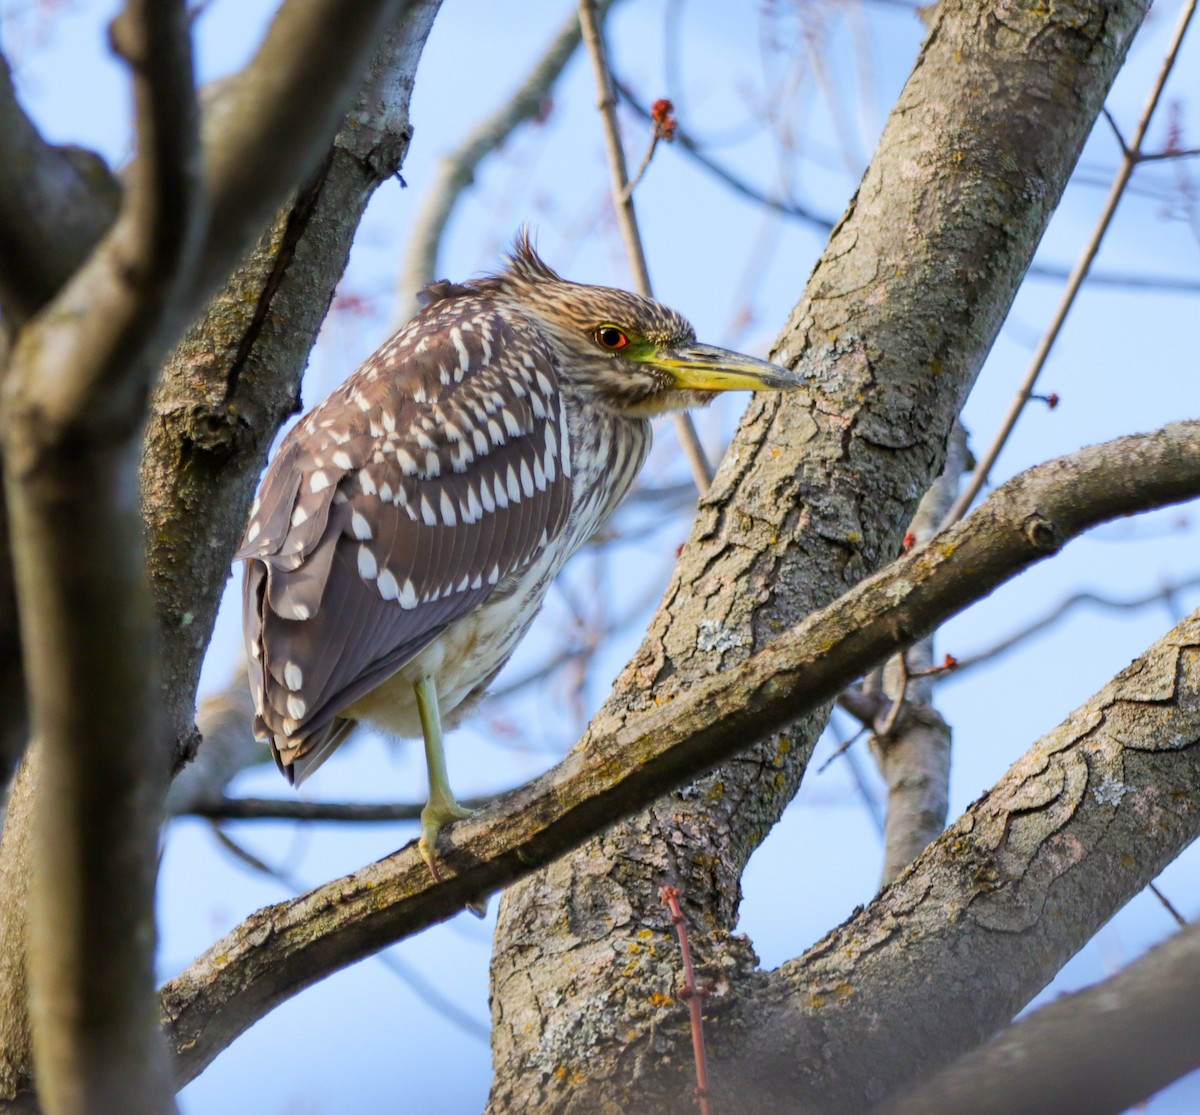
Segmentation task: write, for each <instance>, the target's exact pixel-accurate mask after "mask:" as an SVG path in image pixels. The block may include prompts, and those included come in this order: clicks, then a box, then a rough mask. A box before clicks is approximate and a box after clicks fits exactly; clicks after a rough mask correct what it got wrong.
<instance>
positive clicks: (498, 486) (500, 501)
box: [492, 469, 512, 507]
mask: <svg viewBox="0 0 1200 1115" xmlns="http://www.w3.org/2000/svg"><path fill="white" fill-rule="evenodd" d="M509 471H510V472H511V471H512V470H511V469H509ZM492 491H494V492H495V493H496V506H497V507H507V506H508V492H506V491H505V490H504V478H503V477H502V476H501V475H500V473H498V472H497V473H496V474H495V475H494V476H493V477H492Z"/></svg>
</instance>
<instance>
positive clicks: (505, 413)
mask: <svg viewBox="0 0 1200 1115" xmlns="http://www.w3.org/2000/svg"><path fill="white" fill-rule="evenodd" d="M500 417H501V418H503V419H504V428H505V429H506V430H507V431H508V436H509V437H520V436H521V427H520V424H519V423H518V422H517V417H516V415H515V414H513V412H512V411H511V410H509V409H508V407H501V408H500Z"/></svg>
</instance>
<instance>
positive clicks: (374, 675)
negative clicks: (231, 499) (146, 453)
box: [237, 294, 571, 754]
mask: <svg viewBox="0 0 1200 1115" xmlns="http://www.w3.org/2000/svg"><path fill="white" fill-rule="evenodd" d="M567 438H568V432H567V422H566V416H565V414H564V412H563V408H562V399H561V395H560V392H559V389H558V382H557V378H556V376H555V372H554V365H553V362H552V360H551V357H550V353H549V351H548V350H547V348H546V346H545V343H544V342H543V341H542V340H541V338H540V336H539V335H538V334H537V333H536V331H534V330H532V329H531V328H530V327H529V326H528V325H527V324H525V323H524V321H523V319H521V318H520V317H519V316H516V315H512V316H510V315H509V314H508V313H506V312H505V311H504V310H497V309H496V308H495V307H494V305H493V304H492V303H490V302H486V303H485V301H484V300H483V299H482V298H481V297H479V296H476V295H472V294H465V295H462V296H459V297H452V298H443V299H440V300H439V301H437V302H434V303H433V304H432V305H430V306H428V307H427V308H426V309H425V310H423V311H422V312H421V313H420V314H419V315H418V316H417V317H416V318H415V319H414V320H413V321H412V322H410V323H409V324H408V325H407V326H405V327H404V329H402V330H401V331H400V332H399V333H397V334H396V335H395V336H394V337H393V338H392V339H391V340H390V341H388V343H387V344H385V345H384V346H383V347H382V348H381V349H380V350H379V351H378V352H377V353H376V354H375V355H374V356H372V357H371V358H370V359H369V360H368V361H367V362H366V363H365V364H364V365H363V366H362V367H361V368H360V369H359V370H358V371H357V372H355V373H354V375H353V376H351V377H350V378H349V379H348V380H347V381H346V382H345V383H344V384H343V385H342V386H341V387H340V388H339V389H338V390H336V391H335V392H334V393H333V394H332V395H330V396H329V398H328V399H326V400H325V401H324V402H323V403H322V404H321V405H320V406H318V407H317V408H316V409H315V410H313V411H312V412H311V413H310V414H309V415H308V416H307V417H305V418H304V420H303V421H301V422H300V423H299V424H298V425H297V426H296V428H295V429H294V430H293V431H292V432H291V433H290V434H289V435H288V437H287V438H286V439H285V441H284V443H283V445H282V446H281V447H280V450H279V452H278V453H277V455H276V457H275V459H274V461H273V462H272V464H271V466H270V467H269V469H268V470H267V474H266V476H265V478H264V480H263V483H262V487H261V490H260V494H259V497H258V499H257V500H256V501H255V504H254V507H253V508H252V512H251V517H250V522H249V525H248V526H247V528H246V534H245V537H244V538H243V541H242V545H241V548H240V549H239V550H238V553H237V557H238V558H242V559H245V560H246V562H247V568H246V581H245V589H244V592H245V596H244V612H243V617H244V633H245V639H246V648H247V653H248V655H249V657H250V661H251V669H250V674H251V688H252V689H253V691H254V697H255V701H256V704H257V706H258V711H259V718H260V720H261V723H259V724H258V725H257V726H258V728H259V730H260V731H261V732H262V733H263V734H265V735H269V736H270V737H271V738H272V739H273V740H274V742H275V743H276V746H280V745H282V746H283V747H285V748H287V749H289V750H293V749H298V750H296V753H297V754H299V753H302V752H303V750H304V746H303V741H304V740H305V739H306V738H308V737H311V736H313V735H314V733H319V732H320V731H321V729H323V728H325V727H326V726H327V725H329V724H330V723H331V722H332V721H333V719H334V717H335V716H336V715H337V714H338V713H339V712H340V711H341V710H342V709H344V708H346V706H347V705H349V704H351V703H353V702H354V701H355V700H356V699H357V698H359V697H361V696H362V695H363V694H365V693H367V692H370V690H372V689H373V688H375V686H376V685H378V684H380V683H381V682H382V681H385V680H386V679H387V678H388V677H389V676H391V674H393V673H395V671H396V670H398V669H399V668H400V667H401V666H403V664H404V663H405V662H406V661H408V660H409V659H410V658H412V657H413V656H414V655H415V654H417V652H418V651H420V650H421V648H422V647H424V646H425V645H426V644H428V643H429V642H430V641H431V640H432V639H433V638H435V637H436V636H437V634H438V633H439V632H440V631H441V630H442V629H443V628H444V627H445V626H446V625H447V624H449V623H450V622H451V621H453V620H454V619H456V618H458V617H459V616H462V615H464V614H465V613H466V612H468V611H470V610H471V609H472V608H474V607H476V606H478V605H479V604H481V603H482V602H483V601H484V600H486V599H487V597H488V596H489V595H490V594H491V593H493V592H494V591H495V589H496V586H497V585H498V584H499V583H500V582H501V581H502V580H503V579H504V578H505V577H507V576H508V575H509V574H512V573H514V572H517V571H519V570H521V569H523V568H524V567H525V566H526V565H528V564H529V562H530V560H531V559H532V558H533V557H534V555H535V554H536V553H537V552H538V551H539V550H540V549H541V548H542V547H544V546H546V545H547V543H548V542H550V541H551V540H552V539H554V538H555V537H557V536H558V535H559V534H560V533H561V531H562V530H563V528H564V526H565V524H566V521H567V515H568V511H569V509H570V504H571V489H570V486H571V478H570V473H569V447H568V441H567Z"/></svg>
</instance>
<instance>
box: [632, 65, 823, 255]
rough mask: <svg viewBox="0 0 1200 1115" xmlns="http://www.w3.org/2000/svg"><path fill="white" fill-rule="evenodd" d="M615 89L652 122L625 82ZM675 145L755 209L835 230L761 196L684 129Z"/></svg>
mask: <svg viewBox="0 0 1200 1115" xmlns="http://www.w3.org/2000/svg"><path fill="white" fill-rule="evenodd" d="M613 87H614V88H615V89H616V91H617V92H618V93H619V94H620V95H621V99H622V100H623V101H624V102H625V103H626V104H627V105H629V107H630V108H632V109H633V111H634V112H636V113H637V114H638V115H639V116H640V117H642V119H643V120H652V119H653V117H652V115H651V111H650V109H648V108H647V107H646V106H645V105H643V104H642V103H641V102H640V101H639V100H638V99H637V97H635V96H634V94H633V92H632V91H631V90H630V89H629V87H628V86H627V85H625V84H624V83H623V82H621V81H619V80H617V79H616V78H613ZM675 142H676V143H677V144H678V145H679V147H681V148H682V149H683V150H684V151H686V152H687V153H688V154H689V155H690V156H691V157H692V159H693V160H694V161H695V162H697V163H699V164H700V165H701V166H702V167H704V168H705V170H707V171H709V172H710V173H711V174H712V175H714V177H716V178H718V179H720V180H721V181H722V182H724V183H725V185H727V186H728V187H729V188H730V189H731V190H733V191H734V192H735V193H739V194H741V195H742V196H743V197H745V198H749V199H750V200H751V201H753V202H754V203H755V204H756V205H761V206H763V207H764V208H766V209H770V210H773V211H774V212H776V213H780V214H782V215H783V216H785V217H792V218H793V219H795V220H797V221H803V222H804V223H805V224H809V225H812V226H813V227H814V228H816V229H819V230H820V231H821V232H824V233H828V232H829V231H830V230H831V229H832V228H833V226H834V224H835V222H834V220H833V219H832V218H831V217H823V216H821V215H820V214H819V213H813V212H810V211H809V210H808V209H805V208H804V207H803V206H802V205H797V204H796V203H795V202H791V201H784V200H783V199H782V198H776V197H770V196H768V195H767V194H764V193H762V192H761V191H760V190H759V189H758V188H757V187H755V186H752V185H750V183H749V182H746V181H743V180H742V179H741V178H738V177H737V175H735V174H734V173H733V172H732V171H730V170H727V169H726V168H725V167H723V166H721V164H720V163H718V162H715V161H714V160H713V159H711V158H709V156H708V155H706V154H705V153H704V152H703V151H702V150H701V147H700V144H699V143H698V142H697V141H696V140H695V139H693V138H692V136H690V135H689V134H688V133H687V132H686V131H684V130H683V129H682V128H678V129H676V132H675Z"/></svg>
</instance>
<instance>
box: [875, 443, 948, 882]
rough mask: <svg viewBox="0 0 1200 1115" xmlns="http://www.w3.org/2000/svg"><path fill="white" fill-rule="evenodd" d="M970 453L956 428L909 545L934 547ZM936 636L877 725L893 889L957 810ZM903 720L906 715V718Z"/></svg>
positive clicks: (892, 668)
mask: <svg viewBox="0 0 1200 1115" xmlns="http://www.w3.org/2000/svg"><path fill="white" fill-rule="evenodd" d="M969 460H970V453H969V452H968V450H967V433H966V430H964V429H963V427H962V425H961V423H957V422H956V423H955V424H954V430H953V431H952V432H951V434H950V443H949V445H948V446H947V449H946V464H945V467H944V468H943V469H942V475H941V476H939V477H938V479H937V480H935V481H934V483H933V484H932V485H931V486H930V488H929V491H927V492H926V493H925V495H924V496H923V497H922V498H921V503H920V505H919V506H918V507H917V513H916V514H915V515H914V516H913V520H912V522H911V523H910V524H909V528H908V535H907V537H906V539H905V543H906V545H907V544H909V539H911V540H912V542H913V543H923V542H928V541H929V539H930V538H932V537H933V536H934V535H935V534H936V533H937V529H938V524H940V523H941V521H942V519H943V518H944V517H945V514H946V511H947V509H948V508H949V507H950V505H951V503H953V502H954V496H955V494H956V493H957V492H958V485H959V481H960V480H961V479H962V474H963V472H964V470H965V469H966V468H967V463H968V461H969ZM933 660H934V647H933V636H932V635H930V636H928V637H927V638H924V639H920V640H918V641H917V642H916V643H915V644H914V645H913V646H912V647H911V648H909V649H908V650H907V651H902V652H901V653H900V654H898V655H896V657H895V658H894V659H892V661H891V662H890V663H889V664H888V666H887V668H886V669H885V670H884V671H883V692H884V693H885V694H887V695H888V696H889V697H890V698H891V702H892V703H891V708H890V709H889V710H888V711H887V713H886V715H885V717H884V718H883V719H882V722H878V718H877V723H876V725H875V726H874V732H873V734H872V737H871V751H872V753H873V754H874V755H875V758H876V761H877V762H878V764H879V771H880V773H881V774H882V775H883V779H884V782H885V783H886V784H887V788H888V807H887V824H886V827H885V830H884V859H883V872H882V877H883V882H884V883H890V882H891V881H892V880H893V879H894V878H895V877H896V876H897V875H899V874H900V872H901V871H903V870H904V868H905V867H907V866H908V865H909V864H910V863H911V862H912V861H913V860H914V859H916V858H917V855H918V853H919V852H920V851H921V850H922V849H923V848H924V847H925V846H926V845H927V844H928V843H929V842H930V841H931V840H933V839H934V837H936V836H937V835H938V833H940V832H941V831H942V828H943V827H944V826H945V824H946V811H947V809H948V808H949V804H950V725H949V724H947V723H946V721H945V720H944V719H943V718H942V716H941V715H940V714H939V713H938V711H937V709H935V708H934V706H933V681H932V674H931V671H932V670H933ZM902 714H903V715H902Z"/></svg>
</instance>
